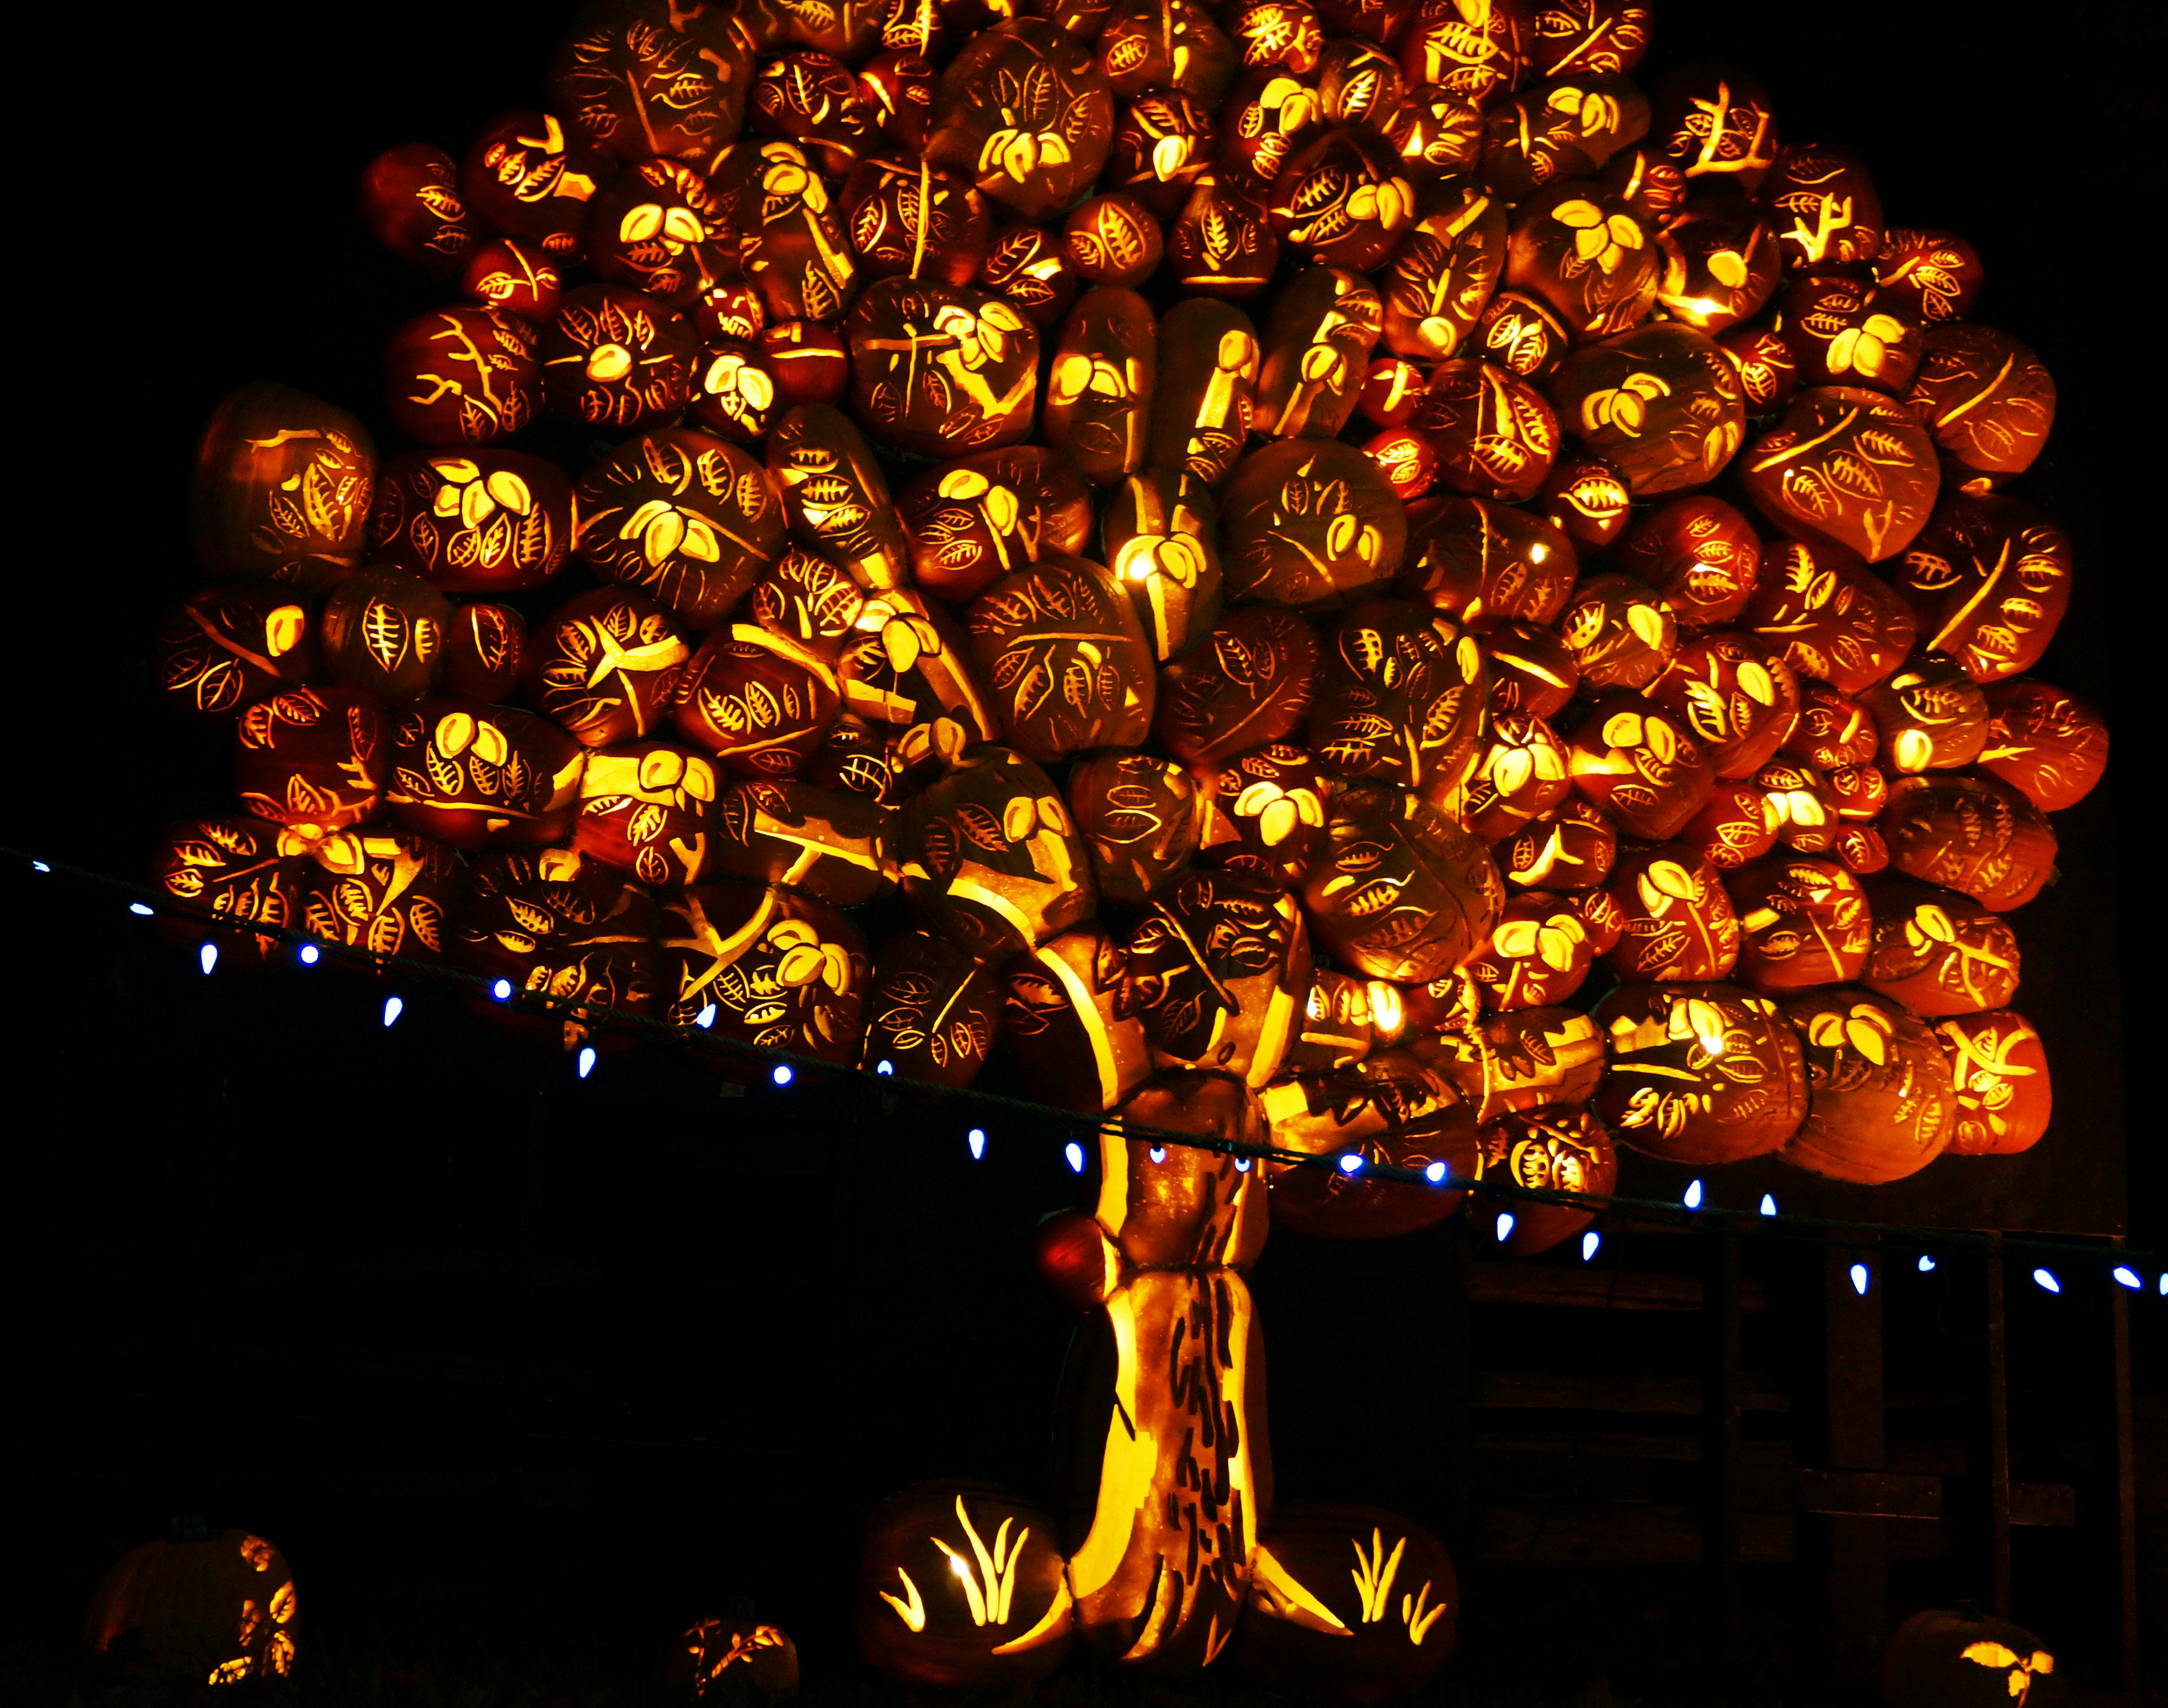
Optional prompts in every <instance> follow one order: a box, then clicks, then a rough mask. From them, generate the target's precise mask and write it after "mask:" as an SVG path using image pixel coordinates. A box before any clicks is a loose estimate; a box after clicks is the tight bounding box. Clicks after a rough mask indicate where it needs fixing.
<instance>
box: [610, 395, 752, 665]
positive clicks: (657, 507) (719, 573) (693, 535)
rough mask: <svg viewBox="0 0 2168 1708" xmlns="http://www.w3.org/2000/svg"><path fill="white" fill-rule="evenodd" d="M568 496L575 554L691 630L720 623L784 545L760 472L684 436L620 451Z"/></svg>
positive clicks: (646, 438) (737, 454) (676, 433)
mask: <svg viewBox="0 0 2168 1708" xmlns="http://www.w3.org/2000/svg"><path fill="white" fill-rule="evenodd" d="M574 491H575V493H576V495H577V499H578V507H579V528H580V533H579V552H580V555H581V556H582V557H583V558H585V559H586V560H587V561H588V562H589V563H591V564H592V565H594V567H595V570H596V571H597V573H598V574H599V575H601V576H603V578H604V579H605V580H608V581H617V582H620V583H622V584H624V586H629V587H636V588H638V589H640V591H642V592H644V593H645V594H646V595H647V596H648V597H650V598H652V599H654V600H656V602H659V603H661V604H663V605H666V606H667V607H669V608H670V609H671V610H672V612H674V613H676V614H677V615H678V617H679V618H682V619H683V621H684V623H686V624H687V625H688V626H689V627H691V628H693V629H711V628H713V627H714V626H715V624H716V623H719V622H720V621H721V620H722V619H723V618H725V616H727V615H728V614H729V613H730V611H731V607H733V606H735V605H736V603H737V602H738V601H739V600H740V599H741V598H742V597H744V596H745V592H746V590H747V588H748V587H750V586H752V584H753V582H754V581H755V580H756V579H757V577H758V576H760V574H761V573H762V571H763V570H765V569H766V568H767V566H768V565H769V563H771V562H772V561H773V560H774V558H775V557H776V555H777V554H778V552H779V551H780V549H781V548H782V545H783V530H784V507H783V506H781V505H779V504H778V502H777V501H776V493H775V489H774V487H773V485H770V483H769V479H768V474H767V471H766V470H764V469H763V468H762V467H761V465H760V464H757V463H756V462H754V461H753V460H752V458H751V457H749V456H747V454H745V453H744V452H743V451H741V450H740V449H739V448H737V447H736V446H735V445H732V444H730V443H726V442H725V441H724V440H721V439H719V438H714V437H713V436H711V435H709V434H708V433H704V432H694V431H693V430H692V429H690V428H687V427H667V428H665V429H663V430H662V431H661V432H651V433H646V434H644V435H642V436H641V437H640V438H636V439H634V440H631V441H630V442H629V443H625V444H624V445H621V446H619V448H617V450H615V451H614V452H613V453H612V454H610V455H608V456H607V457H605V458H603V459H602V460H601V461H600V462H598V463H596V464H593V465H592V467H591V468H589V469H587V472H586V473H585V474H583V475H581V476H580V479H579V482H578V484H577V486H576V487H575V489H574Z"/></svg>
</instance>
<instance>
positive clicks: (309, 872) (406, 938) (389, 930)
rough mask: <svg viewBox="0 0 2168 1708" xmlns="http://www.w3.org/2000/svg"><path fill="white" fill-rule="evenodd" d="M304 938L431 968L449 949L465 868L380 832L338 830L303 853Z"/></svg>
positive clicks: (438, 845)
mask: <svg viewBox="0 0 2168 1708" xmlns="http://www.w3.org/2000/svg"><path fill="white" fill-rule="evenodd" d="M304 872H305V877H304V879H303V886H302V888H303V900H302V918H303V920H305V921H306V923H307V926H308V928H309V932H310V935H311V936H316V937H321V938H322V939H323V940H324V941H325V942H328V943H339V944H343V945H344V946H345V947H348V948H350V949H359V950H361V951H363V952H364V953H366V954H368V955H370V956H372V957H375V956H379V955H397V956H402V957H406V958H408V959H412V960H418V961H433V960H435V959H437V958H438V957H439V956H441V955H443V954H444V952H445V950H446V949H448V948H449V947H450V940H451V929H450V921H451V916H452V913H453V910H454V909H455V908H456V907H457V906H458V904H459V899H460V890H461V888H463V887H464V885H465V880H466V868H465V867H464V866H463V865H461V864H460V857H459V856H458V855H456V854H454V852H453V851H451V850H450V849H449V847H447V846H444V844H443V843H442V842H438V841H433V840H431V839H430V838H429V837H427V836H417V835H413V834H412V832H410V831H404V830H390V829H385V828H377V829H374V830H343V831H341V832H339V833H337V835H330V836H327V837H325V838H324V839H323V840H322V841H320V842H318V843H317V844H316V846H314V847H313V848H311V850H310V851H309V861H308V864H307V866H306V867H305V868H304Z"/></svg>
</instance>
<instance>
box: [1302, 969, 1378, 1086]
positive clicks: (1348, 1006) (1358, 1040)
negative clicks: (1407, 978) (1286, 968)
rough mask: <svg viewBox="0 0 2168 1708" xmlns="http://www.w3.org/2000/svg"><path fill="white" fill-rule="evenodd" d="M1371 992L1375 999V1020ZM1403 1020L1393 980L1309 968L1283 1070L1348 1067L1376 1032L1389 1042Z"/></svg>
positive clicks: (1366, 1050) (1368, 1046)
mask: <svg viewBox="0 0 2168 1708" xmlns="http://www.w3.org/2000/svg"><path fill="white" fill-rule="evenodd" d="M1373 995H1377V996H1378V998H1379V1001H1378V1009H1379V1013H1378V1015H1377V1016H1376V1017H1375V1018H1373V1016H1372V1011H1371V998H1372V996H1373ZM1406 1025H1407V1016H1406V1006H1405V1004H1404V1003H1403V1002H1402V1001H1401V1000H1400V989H1399V987H1398V986H1397V985H1391V984H1384V983H1382V982H1380V981H1379V980H1376V979H1369V980H1365V979H1357V978H1353V977H1351V976H1350V975H1349V974H1347V973H1336V972H1334V971H1333V970H1332V969H1331V968H1329V967H1313V968H1311V969H1310V995H1308V996H1306V997H1305V998H1304V999H1303V1005H1302V1018H1301V1021H1299V1025H1298V1027H1297V1030H1296V1032H1295V1035H1294V1038H1293V1039H1292V1040H1291V1041H1290V1042H1289V1045H1288V1053H1287V1058H1286V1060H1285V1061H1284V1062H1283V1064H1282V1068H1283V1071H1284V1072H1287V1073H1290V1074H1322V1073H1330V1072H1332V1071H1333V1070H1335V1069H1340V1068H1346V1067H1350V1066H1352V1065H1353V1064H1355V1063H1357V1062H1359V1061H1361V1060H1362V1059H1363V1057H1365V1056H1367V1055H1368V1054H1369V1053H1370V1050H1371V1048H1372V1046H1373V1045H1374V1044H1375V1043H1376V1042H1378V1039H1379V1034H1380V1033H1381V1032H1382V1033H1383V1035H1384V1039H1385V1041H1386V1042H1392V1041H1394V1040H1395V1039H1396V1038H1398V1037H1400V1033H1401V1032H1403V1031H1405V1029H1406Z"/></svg>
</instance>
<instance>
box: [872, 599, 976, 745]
mask: <svg viewBox="0 0 2168 1708" xmlns="http://www.w3.org/2000/svg"><path fill="white" fill-rule="evenodd" d="M853 629H854V632H853V634H852V635H851V638H850V639H848V641H846V642H845V643H844V644H843V648H842V652H841V653H840V654H839V655H837V679H838V681H839V682H841V684H842V690H843V704H844V706H845V707H846V708H848V709H849V710H850V711H851V712H852V713H854V714H856V715H857V716H858V717H860V718H863V719H866V720H867V722H869V724H874V725H875V726H876V727H878V728H885V729H888V730H889V731H890V733H891V734H892V735H894V737H895V744H896V748H897V751H898V752H899V753H901V754H904V755H906V756H907V757H908V758H909V759H910V760H911V761H912V762H913V763H916V762H917V761H920V760H922V758H923V757H924V756H925V752H926V751H927V749H929V748H931V747H933V746H934V745H937V744H936V738H937V737H938V738H939V739H940V741H942V742H944V743H946V742H954V743H965V742H970V741H986V740H993V739H994V737H995V735H996V733H997V732H998V730H999V729H1000V724H999V721H998V720H997V719H996V716H995V713H994V709H993V703H992V702H991V700H990V698H989V697H988V696H987V695H986V693H985V692H983V691H982V690H981V688H980V683H979V676H978V672H977V671H975V670H973V669H972V668H971V662H970V656H969V655H968V653H967V652H966V650H965V647H964V637H963V636H962V635H961V634H959V633H958V632H957V629H956V624H955V623H954V621H953V620H951V618H949V613H947V612H946V611H945V610H943V608H942V607H939V606H938V605H936V604H934V603H933V602H931V601H930V600H928V599H927V598H925V597H922V595H920V594H917V593H915V592H913V591H911V590H910V589H908V588H905V587H892V588H888V589H885V590H884V591H880V592H877V593H874V594H872V595H870V596H869V597H868V598H867V600H866V602H865V603H864V605H863V607H860V609H859V612H858V620H857V622H856V623H855V624H854V625H853Z"/></svg>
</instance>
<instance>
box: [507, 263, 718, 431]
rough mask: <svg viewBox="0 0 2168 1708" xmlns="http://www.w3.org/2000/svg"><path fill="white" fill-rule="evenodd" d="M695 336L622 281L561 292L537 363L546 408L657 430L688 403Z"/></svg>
mask: <svg viewBox="0 0 2168 1708" xmlns="http://www.w3.org/2000/svg"><path fill="white" fill-rule="evenodd" d="M699 349H700V341H699V334H698V333H697V332H694V331H693V326H692V322H691V321H688V320H687V319H686V318H685V316H683V315H681V314H679V313H678V311H677V310H675V309H672V307H671V306H670V305H668V304H667V303H665V302H663V301H662V300H660V299H658V298H656V297H651V296H649V295H648V294H646V292H644V291H637V290H634V289H630V287H629V286H626V285H622V284H583V285H582V286H580V287H579V289H577V290H570V291H567V292H566V293H565V296H564V300H562V301H561V302H560V303H559V304H558V305H557V312H556V314H555V316H553V317H552V319H551V320H550V324H549V325H548V326H545V327H544V328H543V332H542V337H541V342H540V343H539V345H538V346H537V347H536V350H535V360H536V361H537V362H538V363H539V365H540V368H541V372H542V394H543V396H544V399H545V400H546V401H547V402H548V404H549V406H550V411H551V412H552V413H554V414H556V415H561V416H565V417H566V419H567V420H570V421H576V422H584V423H585V424H586V425H587V426H588V427H600V428H603V429H605V430H607V431H608V432H632V431H633V430H635V428H639V427H658V426H661V425H662V424H664V423H665V422H668V421H669V420H670V419H671V418H672V416H675V415H677V413H678V411H680V410H682V409H683V408H684V407H685V406H686V405H687V404H688V402H690V401H691V400H692V396H693V364H694V363H695V361H696V360H697V358H698V357H699Z"/></svg>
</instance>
